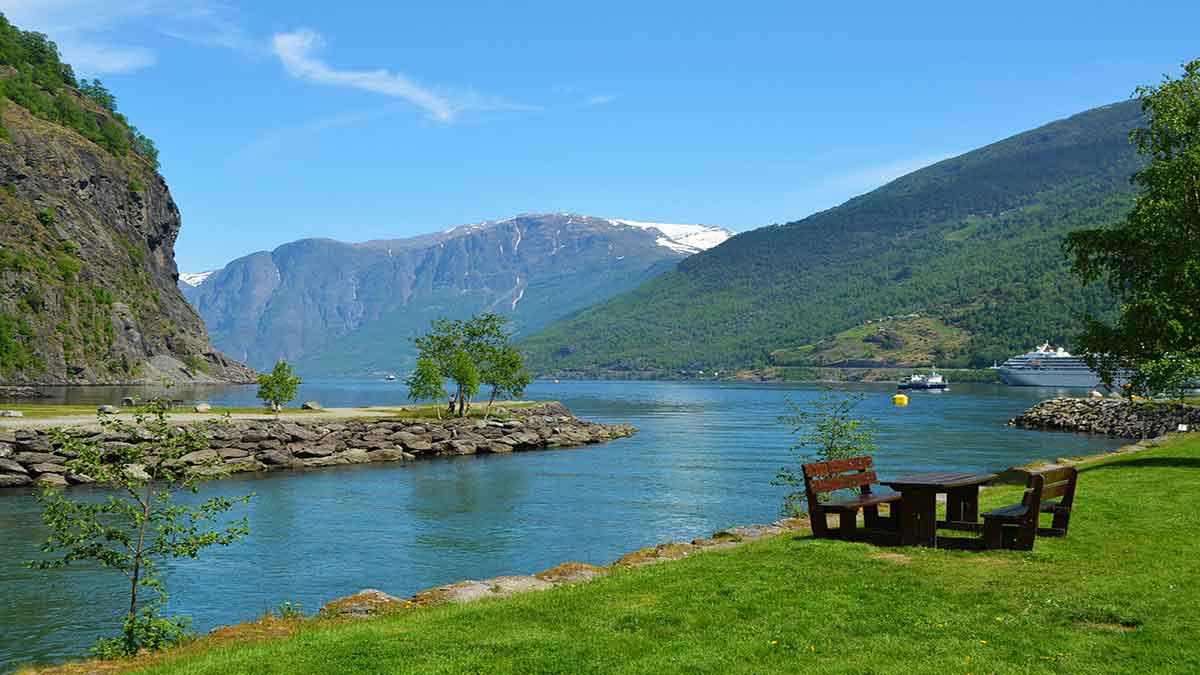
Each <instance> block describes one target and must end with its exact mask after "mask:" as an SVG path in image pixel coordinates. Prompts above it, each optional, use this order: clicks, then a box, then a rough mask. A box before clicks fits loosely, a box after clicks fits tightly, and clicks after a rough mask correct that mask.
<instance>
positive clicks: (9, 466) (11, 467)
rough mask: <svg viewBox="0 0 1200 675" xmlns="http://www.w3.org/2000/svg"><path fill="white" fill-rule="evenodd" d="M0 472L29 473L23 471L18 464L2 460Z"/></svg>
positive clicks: (23, 468) (0, 461) (9, 460)
mask: <svg viewBox="0 0 1200 675" xmlns="http://www.w3.org/2000/svg"><path fill="white" fill-rule="evenodd" d="M0 471H7V472H9V473H29V472H28V471H26V470H25V467H24V466H22V465H21V464H20V462H15V461H13V460H11V459H3V458H0Z"/></svg>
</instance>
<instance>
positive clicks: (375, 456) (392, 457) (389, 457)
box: [367, 448, 412, 462]
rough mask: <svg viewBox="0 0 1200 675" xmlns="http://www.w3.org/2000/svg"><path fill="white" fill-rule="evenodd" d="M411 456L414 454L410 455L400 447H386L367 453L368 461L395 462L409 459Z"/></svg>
mask: <svg viewBox="0 0 1200 675" xmlns="http://www.w3.org/2000/svg"><path fill="white" fill-rule="evenodd" d="M409 457H412V455H409V454H408V453H406V452H404V451H403V450H399V449H386V448H385V449H383V450H372V451H370V452H368V453H367V458H368V461H371V462H394V461H397V460H404V459H408V458H409Z"/></svg>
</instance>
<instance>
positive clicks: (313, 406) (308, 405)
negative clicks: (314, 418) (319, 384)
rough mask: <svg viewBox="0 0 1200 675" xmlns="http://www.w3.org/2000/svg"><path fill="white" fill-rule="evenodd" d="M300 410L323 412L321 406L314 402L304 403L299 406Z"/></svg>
mask: <svg viewBox="0 0 1200 675" xmlns="http://www.w3.org/2000/svg"><path fill="white" fill-rule="evenodd" d="M300 409H301V410H324V408H322V407H321V404H320V403H317V402H316V401H305V402H304V404H303V405H301V406H300Z"/></svg>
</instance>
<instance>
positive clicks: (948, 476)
mask: <svg viewBox="0 0 1200 675" xmlns="http://www.w3.org/2000/svg"><path fill="white" fill-rule="evenodd" d="M995 478H996V474H994V473H958V472H950V471H931V472H929V473H918V474H913V475H909V476H903V477H901V478H896V479H894V480H883V481H879V482H880V484H881V485H886V486H888V487H890V488H891V489H893V490H895V491H896V492H899V493H900V543H901V544H903V545H905V546H929V547H934V546H937V528H938V527H939V526H940V527H944V528H947V529H955V530H972V531H977V530H979V529H980V527H981V526H980V525H979V522H978V520H979V486H980V485H983V484H984V483H987V482H989V481H991V480H993V479H995ZM940 493H945V494H946V520H944V521H941V522H938V520H937V496H938V494H940Z"/></svg>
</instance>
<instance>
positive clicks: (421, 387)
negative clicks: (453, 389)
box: [406, 356, 450, 419]
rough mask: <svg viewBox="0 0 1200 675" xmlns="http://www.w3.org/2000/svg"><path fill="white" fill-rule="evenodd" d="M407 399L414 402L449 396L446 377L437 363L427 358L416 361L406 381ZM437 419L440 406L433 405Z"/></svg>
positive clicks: (439, 417)
mask: <svg viewBox="0 0 1200 675" xmlns="http://www.w3.org/2000/svg"><path fill="white" fill-rule="evenodd" d="M406 383H407V384H408V397H409V398H410V399H412V400H414V401H427V400H441V399H443V398H446V397H447V396H449V395H450V394H449V393H448V392H447V391H446V386H445V383H446V377H445V375H443V374H442V370H441V368H439V367H438V364H437V361H435V360H433V359H432V358H431V357H429V356H422V357H420V358H418V359H417V365H416V368H414V369H413V372H412V374H411V375H409V376H408V380H406ZM434 409H435V410H437V416H438V419H441V418H442V406H441V405H435V406H434Z"/></svg>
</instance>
